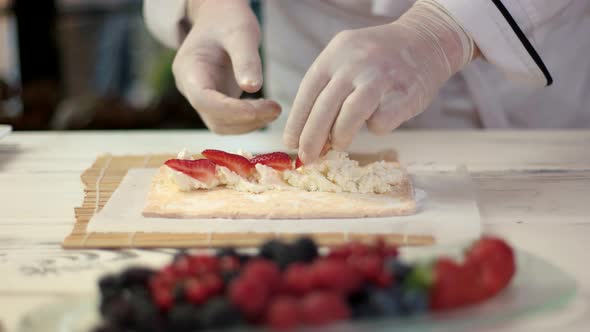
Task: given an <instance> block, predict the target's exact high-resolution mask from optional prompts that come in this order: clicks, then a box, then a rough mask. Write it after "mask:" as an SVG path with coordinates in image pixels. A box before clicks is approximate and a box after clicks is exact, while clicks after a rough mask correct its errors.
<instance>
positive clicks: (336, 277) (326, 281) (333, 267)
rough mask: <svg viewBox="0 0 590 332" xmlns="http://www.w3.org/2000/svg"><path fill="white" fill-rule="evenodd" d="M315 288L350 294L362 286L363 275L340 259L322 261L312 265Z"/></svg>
mask: <svg viewBox="0 0 590 332" xmlns="http://www.w3.org/2000/svg"><path fill="white" fill-rule="evenodd" d="M312 273H313V285H314V288H321V289H329V290H333V291H336V292H340V293H342V294H349V293H351V292H353V291H355V290H357V289H359V287H360V286H361V283H362V278H361V275H360V274H359V273H358V272H357V271H355V270H354V269H353V268H352V267H350V266H349V265H348V264H346V262H344V261H342V260H339V259H322V260H318V261H316V262H315V263H314V264H313V265H312Z"/></svg>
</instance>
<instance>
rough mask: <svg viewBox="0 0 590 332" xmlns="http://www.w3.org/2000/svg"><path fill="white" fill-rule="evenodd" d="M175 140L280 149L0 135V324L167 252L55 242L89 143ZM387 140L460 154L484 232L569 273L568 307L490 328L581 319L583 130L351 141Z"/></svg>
mask: <svg viewBox="0 0 590 332" xmlns="http://www.w3.org/2000/svg"><path fill="white" fill-rule="evenodd" d="M183 147H189V148H190V147H194V148H195V150H198V149H200V148H221V149H229V150H235V149H237V148H243V149H245V150H249V151H253V152H264V151H271V150H277V149H282V146H281V143H280V137H279V136H278V135H273V134H265V133H256V134H250V135H246V136H238V137H218V136H213V135H211V134H208V133H205V132H197V131H158V132H156V131H138V132H83V133H79V132H78V133H65V132H46V133H42V132H40V133H20V132H19V133H13V134H11V135H9V136H8V137H6V138H4V139H0V322H2V324H3V326H4V329H5V330H6V331H13V330H14V328H15V327H16V325H17V322H18V319H19V318H20V317H21V315H22V314H23V313H25V312H27V311H29V310H31V309H32V308H34V307H35V306H38V305H40V304H44V303H48V302H51V301H55V300H57V299H59V298H62V297H64V296H66V295H76V294H86V293H88V292H91V291H92V290H94V287H95V280H96V278H97V276H99V275H100V274H102V273H104V272H105V271H109V270H113V269H118V268H120V267H122V266H124V265H127V264H130V263H148V264H160V263H162V262H164V261H166V260H167V259H169V257H170V255H171V251H170V250H121V251H105V250H89V251H65V250H62V249H61V247H60V242H61V241H62V239H63V238H64V236H66V235H67V234H68V233H69V232H70V230H71V227H72V225H73V223H74V214H73V213H74V212H73V208H74V206H77V205H79V204H80V203H81V202H82V184H81V182H80V173H81V172H82V171H83V170H84V169H85V168H87V167H89V166H90V164H91V163H92V161H93V160H94V159H95V158H96V156H97V155H99V154H102V153H112V154H145V153H162V152H176V151H179V150H180V149H181V148H183ZM367 147H370V148H367ZM386 147H395V148H396V149H397V150H398V152H399V155H400V159H401V161H402V162H403V163H405V164H407V165H412V164H428V163H432V164H442V165H445V164H448V165H452V164H457V163H462V164H465V165H467V167H468V169H469V171H470V172H471V174H472V176H473V178H474V180H475V183H476V185H477V187H478V195H479V196H478V202H479V206H480V210H481V215H482V221H483V223H484V228H485V230H486V232H491V233H495V234H499V235H501V236H503V237H505V238H507V239H508V240H510V241H511V242H512V243H514V244H516V245H517V246H519V247H520V248H522V249H525V250H528V251H530V252H533V253H535V254H537V255H540V256H542V257H545V258H546V259H548V260H549V261H551V262H553V263H554V264H556V265H557V266H559V267H561V268H563V269H564V270H565V271H567V272H569V273H571V274H572V275H573V276H574V277H575V278H576V279H577V280H578V282H579V288H580V292H579V295H578V297H577V299H576V301H574V303H573V304H572V305H570V306H568V307H567V308H566V309H563V310H562V311H560V312H558V313H555V314H551V315H546V316H543V317H537V318H533V319H528V320H525V321H519V322H510V323H505V324H503V325H502V326H497V327H495V328H494V329H493V330H494V331H496V330H498V329H501V330H506V331H544V330H547V331H552V330H555V329H557V328H560V329H562V330H564V331H565V330H567V331H569V330H576V331H589V330H590V329H589V328H590V315H588V313H590V311H589V310H588V307H587V304H588V303H589V299H590V296H589V295H590V263H589V260H588V255H589V254H590V131H486V132H474V131H461V132H453V131H412V132H403V131H399V132H397V133H395V134H394V135H392V136H388V137H379V138H376V137H371V136H368V135H362V136H361V137H359V139H357V141H355V144H354V146H353V147H352V150H356V151H361V150H365V151H368V150H378V149H381V148H386ZM0 330H2V328H0ZM474 330H480V329H478V328H477V327H474Z"/></svg>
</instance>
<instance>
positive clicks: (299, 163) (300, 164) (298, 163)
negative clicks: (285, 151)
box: [295, 157, 303, 168]
mask: <svg viewBox="0 0 590 332" xmlns="http://www.w3.org/2000/svg"><path fill="white" fill-rule="evenodd" d="M301 166H303V162H302V161H301V159H299V157H297V159H295V168H299V167H301Z"/></svg>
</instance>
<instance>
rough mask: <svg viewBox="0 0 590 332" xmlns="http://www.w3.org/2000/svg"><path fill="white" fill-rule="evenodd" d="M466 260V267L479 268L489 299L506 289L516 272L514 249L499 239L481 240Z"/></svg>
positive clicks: (471, 249) (485, 238)
mask: <svg viewBox="0 0 590 332" xmlns="http://www.w3.org/2000/svg"><path fill="white" fill-rule="evenodd" d="M466 258H467V259H466V263H465V264H466V265H473V266H476V267H479V269H480V273H481V278H482V283H483V287H484V289H485V296H487V297H490V296H493V295H495V294H496V293H498V292H499V291H501V290H502V289H504V288H505V287H506V286H507V285H508V284H509V283H510V280H511V279H512V277H513V276H514V273H515V271H516V264H515V262H514V253H513V251H512V249H511V248H510V246H508V244H506V242H504V241H502V240H500V239H497V238H491V237H484V238H482V239H480V240H479V241H477V242H476V243H475V244H474V245H473V246H472V247H471V248H470V249H469V250H468V252H467V257H466Z"/></svg>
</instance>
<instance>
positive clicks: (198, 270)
mask: <svg viewBox="0 0 590 332" xmlns="http://www.w3.org/2000/svg"><path fill="white" fill-rule="evenodd" d="M190 266H191V271H192V273H193V275H197V276H198V275H202V274H205V273H209V272H218V271H219V259H218V258H217V257H214V256H206V255H200V256H192V257H190Z"/></svg>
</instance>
